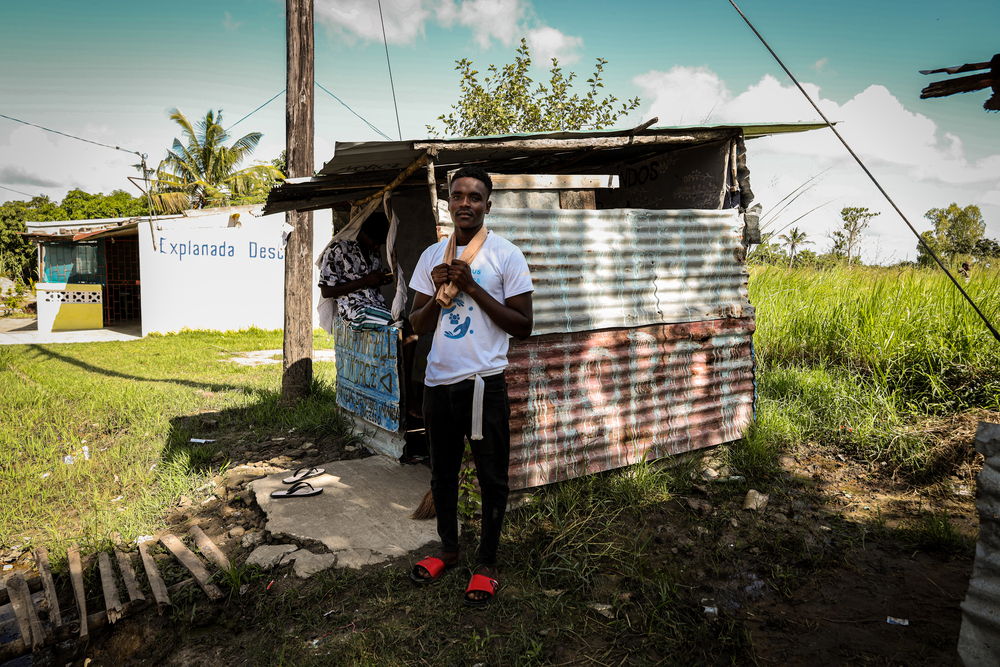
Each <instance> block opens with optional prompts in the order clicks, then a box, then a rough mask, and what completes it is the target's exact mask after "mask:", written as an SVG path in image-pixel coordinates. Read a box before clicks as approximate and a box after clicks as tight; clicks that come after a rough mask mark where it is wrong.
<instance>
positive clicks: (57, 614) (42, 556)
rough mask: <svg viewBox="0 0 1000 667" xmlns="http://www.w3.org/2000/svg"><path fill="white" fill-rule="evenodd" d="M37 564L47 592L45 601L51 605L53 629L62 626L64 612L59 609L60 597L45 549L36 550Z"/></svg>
mask: <svg viewBox="0 0 1000 667" xmlns="http://www.w3.org/2000/svg"><path fill="white" fill-rule="evenodd" d="M35 564H36V565H38V574H39V575H40V576H41V578H42V589H43V590H44V591H45V599H46V600H47V601H48V603H49V623H51V624H52V627H53V628H58V627H59V626H61V625H62V611H61V610H60V609H59V595H58V594H57V593H56V584H55V582H54V581H53V580H52V568H51V567H50V566H49V552H48V551H46V549H45V548H44V547H38V548H37V549H35Z"/></svg>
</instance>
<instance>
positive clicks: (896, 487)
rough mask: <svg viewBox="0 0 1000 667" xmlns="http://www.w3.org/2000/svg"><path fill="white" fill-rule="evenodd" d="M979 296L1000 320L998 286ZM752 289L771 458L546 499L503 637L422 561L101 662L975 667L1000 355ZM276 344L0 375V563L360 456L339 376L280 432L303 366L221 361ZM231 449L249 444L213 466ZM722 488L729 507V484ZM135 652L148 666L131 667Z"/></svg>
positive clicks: (938, 281)
mask: <svg viewBox="0 0 1000 667" xmlns="http://www.w3.org/2000/svg"><path fill="white" fill-rule="evenodd" d="M968 287H969V289H970V291H971V292H972V293H973V294H974V295H975V296H976V298H977V299H978V300H979V302H980V304H981V306H982V307H983V309H984V310H985V311H986V312H987V313H988V314H989V315H990V317H991V318H992V319H993V320H994V321H997V320H1000V298H998V295H1000V272H998V271H994V272H980V273H978V274H976V275H974V277H973V280H972V281H971V282H970V283H969V285H968ZM750 290H751V301H752V303H753V304H754V305H755V307H756V308H757V322H758V330H757V334H756V337H755V354H756V360H757V364H758V377H757V380H758V410H757V421H756V423H755V424H754V425H753V426H752V427H751V429H750V432H749V433H748V434H747V437H746V438H745V439H744V440H742V441H740V442H738V443H733V444H731V445H730V446H726V447H721V448H719V449H717V450H715V451H714V452H711V453H710V455H709V456H710V457H711V458H710V459H707V460H706V459H703V458H701V457H695V456H687V457H678V458H676V459H674V460H672V461H670V462H668V463H656V464H644V465H639V466H634V467H632V468H629V469H626V470H620V471H614V472H611V473H607V474H603V475H595V476H591V477H587V478H584V479H577V480H572V481H570V482H567V483H564V484H559V485H555V486H552V487H547V488H546V489H544V490H542V491H540V492H538V493H536V494H535V495H534V496H532V497H531V498H530V500H529V501H528V503H527V504H526V505H525V506H524V507H522V508H520V509H518V510H516V511H514V512H512V513H511V514H510V520H509V521H508V522H507V524H506V526H505V536H504V545H505V546H504V551H503V554H502V556H503V559H504V563H505V567H504V569H503V574H502V580H503V589H502V592H501V595H500V598H499V599H498V601H497V603H496V604H494V605H493V606H492V607H491V608H490V609H489V610H487V611H485V612H483V611H475V612H474V611H469V610H466V609H464V608H463V607H462V606H461V604H460V597H461V590H462V588H463V586H464V583H465V577H466V574H467V573H466V571H465V570H464V569H463V568H459V569H458V572H453V573H450V574H449V575H448V576H447V578H446V579H445V580H444V581H442V582H441V583H440V584H436V585H434V586H431V587H428V588H421V589H416V588H414V587H412V586H411V584H410V582H409V580H408V579H407V576H406V571H407V569H408V567H409V565H410V563H409V559H407V558H401V559H398V560H397V561H395V562H392V563H389V564H388V565H385V566H383V565H375V566H371V567H368V568H365V569H363V570H360V571H350V570H347V571H343V570H337V571H330V572H326V573H323V574H321V575H319V576H317V577H315V578H313V579H310V580H309V581H308V582H306V583H300V582H297V581H296V580H295V579H293V578H286V577H285V573H284V572H282V571H278V572H271V573H263V572H259V571H256V570H254V569H252V568H244V567H239V568H236V569H234V571H232V572H230V573H228V575H227V576H225V577H220V585H223V586H225V587H226V588H227V591H228V592H229V593H230V595H229V598H228V600H227V601H226V603H225V604H223V605H207V603H205V601H204V598H203V596H201V595H200V594H198V593H197V592H196V591H192V593H191V594H190V596H189V597H185V596H183V595H181V596H178V598H177V599H176V600H175V603H176V606H175V608H174V610H173V612H172V616H170V617H169V621H170V623H169V624H166V625H159V626H158V625H156V624H155V623H152V622H151V621H149V620H141V619H140V620H137V621H134V622H133V621H131V620H130V621H127V622H122V623H121V624H119V626H118V629H117V630H116V631H115V636H124V637H128V636H130V635H131V636H134V637H136V638H141V641H139V640H136V641H135V642H132V644H130V640H127V639H123V640H122V641H120V642H117V643H116V642H115V641H112V640H108V641H107V642H104V643H97V644H92V646H91V649H90V653H88V655H90V656H91V657H93V658H94V659H95V660H96V661H97V663H99V664H106V663H111V662H124V663H127V662H128V660H129V659H130V657H136V656H138V655H141V657H143V658H144V659H146V660H151V661H153V662H158V663H159V662H162V663H165V664H190V663H192V662H219V663H240V664H268V665H271V664H290V665H292V664H293V665H303V664H317V665H319V664H359V663H360V664H387V665H390V664H391V665H395V664H475V663H483V664H491V665H492V664H514V665H533V664H577V663H587V664H589V663H596V664H622V663H625V662H627V663H631V664H659V663H663V662H666V663H668V664H719V663H730V664H749V663H754V662H763V663H770V662H778V663H780V662H783V661H784V660H790V661H791V662H798V663H801V664H809V663H811V662H816V658H817V656H823V657H824V659H828V660H829V661H830V662H837V663H841V664H941V663H942V662H947V661H948V660H953V659H954V648H953V647H954V643H955V641H956V640H957V628H958V622H959V611H958V602H957V601H958V600H959V599H960V598H961V596H962V595H964V590H965V586H967V583H968V572H969V569H970V565H971V558H972V543H973V538H974V536H975V527H976V517H975V510H974V505H973V501H972V498H971V495H969V494H968V493H965V492H962V493H959V492H961V491H962V489H965V491H966V492H967V491H968V488H969V487H974V480H973V477H972V476H973V475H974V473H975V472H976V466H977V461H976V458H975V455H974V454H973V452H972V451H971V448H970V446H969V445H970V442H971V429H973V428H974V426H975V422H976V420H978V419H989V420H997V419H1000V370H998V369H1000V345H997V344H996V343H995V342H994V341H993V340H992V338H991V337H990V334H989V333H988V331H986V329H985V327H983V326H982V325H981V324H980V323H978V322H977V321H976V320H975V315H974V314H973V313H972V312H971V309H969V308H968V307H967V306H966V305H965V304H963V303H961V302H960V301H958V297H957V295H955V294H954V289H953V288H952V287H950V286H949V284H947V282H946V279H945V278H943V277H941V276H938V275H937V274H935V273H934V272H930V271H920V270H883V269H855V270H850V271H828V272H817V271H805V270H803V271H798V270H793V271H789V270H785V269H780V268H763V269H755V270H754V271H753V272H752V275H751V281H750ZM280 345H281V339H280V334H279V333H274V332H253V331H252V332H242V333H237V334H222V333H218V334H216V333H202V332H192V333H185V334H180V335H176V336H165V337H151V338H147V339H144V340H142V341H137V342H131V343H102V344H94V345H61V346H51V345H50V346H46V345H41V346H30V347H8V348H0V380H2V382H3V386H4V387H5V390H4V394H3V398H2V400H0V416H2V421H0V544H2V545H10V544H12V543H18V544H22V543H23V542H24V541H25V540H26V538H31V540H32V542H33V543H36V544H37V543H41V544H45V545H47V546H50V547H52V548H54V551H55V552H56V557H57V558H58V557H59V555H60V554H61V553H62V550H63V549H64V548H65V546H66V545H67V544H68V543H69V542H71V541H79V542H80V543H81V545H82V546H84V549H85V550H86V551H93V550H95V549H97V548H101V547H104V546H106V545H107V542H108V541H109V540H110V539H111V538H112V535H113V534H114V533H116V532H117V533H120V534H121V535H122V537H123V538H124V539H125V540H129V539H132V538H134V537H135V536H136V535H140V534H146V533H151V532H153V531H154V530H156V529H157V528H159V527H161V526H162V522H163V516H164V511H165V510H166V509H167V508H169V507H170V506H171V505H173V504H174V503H175V502H176V500H177V498H178V497H179V496H181V495H182V494H187V495H194V492H195V491H196V490H197V489H198V488H199V487H201V486H202V485H203V484H204V483H205V481H206V479H208V478H209V477H211V476H212V475H213V474H217V473H218V472H219V471H220V469H222V468H225V467H226V465H227V459H228V457H232V456H235V455H236V454H237V453H238V452H239V451H240V449H241V447H242V446H243V445H242V444H241V443H245V444H246V447H247V448H248V449H249V448H251V447H255V446H256V445H257V444H259V443H262V442H267V441H270V440H271V439H272V438H273V437H275V436H284V435H285V434H287V433H288V432H289V430H290V429H296V430H297V433H300V434H333V435H334V436H335V437H338V438H341V439H343V438H347V437H349V435H350V434H349V432H348V430H347V429H346V427H345V425H344V424H343V423H342V422H340V421H339V420H338V418H337V416H336V413H335V412H334V408H333V394H332V390H331V388H330V382H331V381H332V377H333V372H334V369H333V365H332V364H322V363H321V364H317V367H316V375H317V387H316V389H317V391H316V395H315V396H314V398H312V399H310V400H308V401H306V402H304V403H303V404H301V405H300V406H298V407H296V408H294V409H284V408H281V407H279V406H278V403H277V391H278V387H279V380H280V366H263V367H257V368H247V367H244V366H237V365H235V364H230V363H227V362H224V361H222V360H223V359H226V358H228V357H231V356H233V355H234V354H236V353H239V352H240V351H247V350H259V349H267V348H278V347H280ZM316 346H317V347H328V346H329V340H328V338H327V337H326V336H325V335H322V336H317V338H316ZM7 388H10V389H7ZM199 416H207V417H208V420H206V419H201V418H200V417H199ZM219 421H223V422H224V423H216V422H219ZM217 432H224V433H225V434H226V437H227V438H228V440H227V442H225V443H224V444H220V443H209V444H205V445H200V444H193V443H190V442H189V440H190V438H192V437H195V438H197V437H208V438H211V437H213V434H214V433H217ZM85 445H86V446H87V447H88V448H89V451H90V459H89V460H82V457H81V453H82V448H83V447H84V446H85ZM67 455H70V456H74V457H75V462H74V463H73V464H72V465H66V464H64V463H63V457H65V456H67ZM706 465H707V466H710V467H711V468H712V469H713V470H715V471H717V473H718V474H719V475H720V477H723V478H729V479H731V480H732V481H730V482H709V481H707V478H706V477H705V476H704V475H705V471H704V468H705V467H706ZM750 488H755V489H758V490H761V491H764V492H767V493H769V494H770V501H769V505H768V507H767V510H766V511H765V512H761V513H754V512H747V511H745V510H743V509H742V501H743V498H744V495H745V494H746V492H747V490H748V489H750ZM963 493H964V495H963ZM475 532H476V530H475V526H474V525H471V526H470V530H469V531H468V535H469V536H468V537H467V538H463V539H466V540H467V542H466V544H467V546H468V547H470V548H469V549H466V553H469V554H471V552H472V549H471V547H472V546H473V544H474V543H473V542H472V541H468V540H471V535H473V534H475ZM231 555H232V556H233V559H234V561H235V562H242V560H243V556H244V555H245V554H242V553H237V554H231ZM468 564H470V565H471V563H468ZM272 580H273V581H274V583H273V585H272ZM818 591H819V592H822V593H823V595H817V592H818ZM886 605H888V607H886ZM887 609H888V611H887ZM710 610H714V611H710ZM887 614H891V615H900V616H907V617H909V618H910V619H911V620H912V622H913V627H912V628H909V630H913V632H908V633H906V631H905V630H904V631H900V629H899V628H893V627H890V626H886V625H885V621H884V618H885V616H886V615H887ZM872 619H874V621H872ZM866 624H869V625H866ZM887 627H888V628H889V629H888V630H886V628H887ZM178 632H180V633H181V635H180V636H181V637H182V638H183V641H177V639H176V637H177V636H178V635H177V633H178ZM887 633H895V634H887ZM904 633H905V634H904ZM168 639H169V640H168ZM133 644H134V645H136V646H144V647H146V648H145V649H143V651H142V652H140V653H139V654H134V653H133V654H129V653H128V652H127V651H125V650H123V649H122V648H121V646H125V645H133ZM809 650H812V651H813V653H796V651H809ZM789 656H791V657H789ZM796 656H798V660H796V659H795V657H796Z"/></svg>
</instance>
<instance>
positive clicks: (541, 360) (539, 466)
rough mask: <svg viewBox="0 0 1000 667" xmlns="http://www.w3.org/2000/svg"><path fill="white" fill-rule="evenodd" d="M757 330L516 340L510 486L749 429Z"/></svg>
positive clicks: (654, 329) (694, 327)
mask: <svg viewBox="0 0 1000 667" xmlns="http://www.w3.org/2000/svg"><path fill="white" fill-rule="evenodd" d="M753 330H754V323H753V320H752V319H751V318H741V319H720V320H712V321H703V322H689V323H679V324H667V325H655V326H646V327H640V328H635V329H615V330H607V331H589V332H583V333H570V334H553V335H548V336H538V337H533V338H529V339H527V340H524V341H511V348H510V353H509V355H508V358H509V360H510V366H509V367H508V369H507V381H508V391H509V395H510V401H511V468H510V473H511V479H510V482H511V488H514V489H520V488H528V487H533V486H539V485H542V484H550V483H552V482H558V481H562V480H565V479H570V478H573V477H579V476H582V475H588V474H592V473H596V472H601V471H604V470H611V469H614V468H620V467H622V466H626V465H630V464H633V463H636V462H638V461H642V460H644V459H652V458H657V457H662V456H666V455H668V454H677V453H680V452H686V451H690V450H693V449H699V448H701V447H709V446H712V445H718V444H721V443H723V442H728V441H731V440H735V439H738V438H740V437H742V435H743V432H744V429H745V428H746V427H747V425H749V423H750V421H751V419H752V417H753V397H754V388H753V358H752V356H751V348H750V339H751V335H752V333H753Z"/></svg>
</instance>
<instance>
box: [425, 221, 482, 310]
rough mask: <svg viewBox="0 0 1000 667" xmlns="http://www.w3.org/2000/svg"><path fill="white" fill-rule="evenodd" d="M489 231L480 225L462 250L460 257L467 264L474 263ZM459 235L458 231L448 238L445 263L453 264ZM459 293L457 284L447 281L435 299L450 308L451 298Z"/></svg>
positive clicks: (444, 306)
mask: <svg viewBox="0 0 1000 667" xmlns="http://www.w3.org/2000/svg"><path fill="white" fill-rule="evenodd" d="M488 233H489V231H488V230H487V229H486V225H483V226H482V227H480V228H479V231H478V232H476V235H475V236H473V237H472V240H471V241H469V245H467V246H465V250H463V251H462V256H461V257H459V259H460V260H462V261H463V262H465V263H466V264H472V260H474V259H475V258H476V255H478V254H479V251H480V250H481V249H482V247H483V244H484V243H486V235H487V234H488ZM457 237H458V233H457V232H456V233H455V234H452V235H451V238H449V239H448V245H446V246H445V248H444V260H443V263H444V264H451V260H453V259H455V247H456V244H457V241H456V240H455V239H456V238H457ZM457 295H458V287H457V286H455V284H454V283H446V284H444V285H441V287H439V288H438V291H437V294H436V295H434V299H435V301H437V302H438V305H439V306H441V307H442V308H450V307H451V300H452V299H454V298H455V297H456V296H457Z"/></svg>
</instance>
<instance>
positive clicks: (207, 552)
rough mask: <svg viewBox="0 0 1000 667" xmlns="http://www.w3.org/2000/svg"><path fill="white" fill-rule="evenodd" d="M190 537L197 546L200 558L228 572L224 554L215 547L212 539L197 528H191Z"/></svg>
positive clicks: (227, 561)
mask: <svg viewBox="0 0 1000 667" xmlns="http://www.w3.org/2000/svg"><path fill="white" fill-rule="evenodd" d="M191 535H192V536H193V537H194V541H195V544H197V545H198V549H199V550H200V551H201V555H202V556H204V557H205V558H207V559H208V560H210V561H212V562H213V563H215V564H216V565H218V566H219V568H220V569H223V570H228V569H229V568H230V567H231V566H230V564H229V559H228V558H226V554H224V553H222V549H220V548H219V547H218V546H216V544H215V542H213V541H212V538H210V537H209V536H208V535H206V534H205V531H203V530H202V529H201V528H199V527H198V526H192V528H191Z"/></svg>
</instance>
